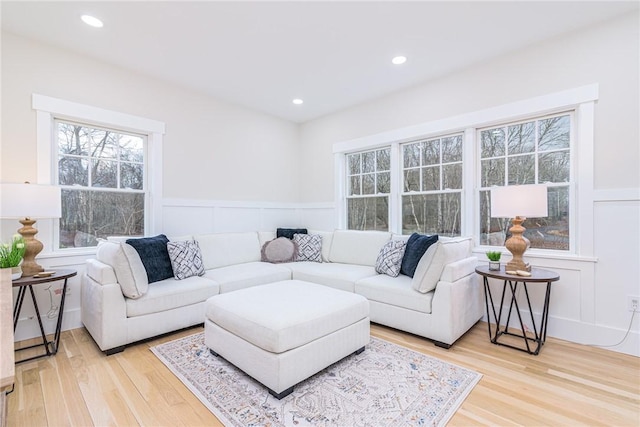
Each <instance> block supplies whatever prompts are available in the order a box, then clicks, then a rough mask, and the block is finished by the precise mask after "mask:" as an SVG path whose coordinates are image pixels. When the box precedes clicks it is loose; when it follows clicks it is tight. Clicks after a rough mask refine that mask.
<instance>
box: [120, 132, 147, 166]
mask: <svg viewBox="0 0 640 427" xmlns="http://www.w3.org/2000/svg"><path fill="white" fill-rule="evenodd" d="M120 160H124V161H129V162H138V163H142V162H144V140H143V139H142V138H141V137H139V136H133V135H120Z"/></svg>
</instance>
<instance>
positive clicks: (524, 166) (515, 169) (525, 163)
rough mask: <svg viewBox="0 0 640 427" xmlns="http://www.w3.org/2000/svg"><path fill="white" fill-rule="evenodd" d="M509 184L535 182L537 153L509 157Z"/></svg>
mask: <svg viewBox="0 0 640 427" xmlns="http://www.w3.org/2000/svg"><path fill="white" fill-rule="evenodd" d="M508 165H509V185H521V184H535V182H536V166H535V155H534V154H531V155H528V156H517V157H509V158H508Z"/></svg>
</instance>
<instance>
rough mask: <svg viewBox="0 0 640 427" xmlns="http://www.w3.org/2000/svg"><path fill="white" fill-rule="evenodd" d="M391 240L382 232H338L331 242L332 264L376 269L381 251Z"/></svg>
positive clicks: (330, 259) (335, 232)
mask: <svg viewBox="0 0 640 427" xmlns="http://www.w3.org/2000/svg"><path fill="white" fill-rule="evenodd" d="M389 239H391V233H388V232H382V231H357V230H336V231H334V232H333V239H332V242H331V252H330V254H329V261H330V262H340V263H343V264H356V265H366V266H369V267H374V266H375V265H376V259H377V258H378V254H379V253H380V249H381V248H382V247H383V246H384V244H385V243H387V242H388V241H389Z"/></svg>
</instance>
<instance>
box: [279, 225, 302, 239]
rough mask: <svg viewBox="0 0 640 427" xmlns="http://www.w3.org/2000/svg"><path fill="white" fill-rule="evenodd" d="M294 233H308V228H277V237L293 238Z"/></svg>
mask: <svg viewBox="0 0 640 427" xmlns="http://www.w3.org/2000/svg"><path fill="white" fill-rule="evenodd" d="M294 234H307V229H306V228H278V229H277V230H276V237H286V238H287V239H289V240H291V239H293V235H294Z"/></svg>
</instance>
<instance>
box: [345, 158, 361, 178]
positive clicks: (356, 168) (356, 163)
mask: <svg viewBox="0 0 640 427" xmlns="http://www.w3.org/2000/svg"><path fill="white" fill-rule="evenodd" d="M347 158H348V163H349V175H356V174H359V173H360V154H349V156H348V157H347Z"/></svg>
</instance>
